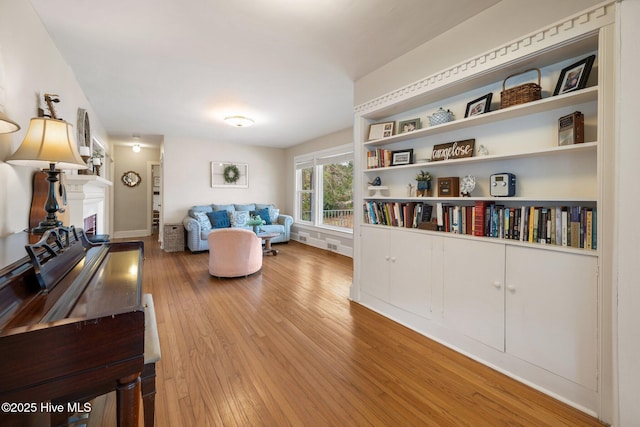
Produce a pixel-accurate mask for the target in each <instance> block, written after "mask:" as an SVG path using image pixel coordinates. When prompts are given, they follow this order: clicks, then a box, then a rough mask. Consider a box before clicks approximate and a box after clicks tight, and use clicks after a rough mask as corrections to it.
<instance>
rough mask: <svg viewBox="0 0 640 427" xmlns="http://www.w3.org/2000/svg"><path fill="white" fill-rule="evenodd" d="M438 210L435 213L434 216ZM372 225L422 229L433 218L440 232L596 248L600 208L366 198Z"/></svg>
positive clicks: (368, 219) (366, 219)
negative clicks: (511, 205)
mask: <svg viewBox="0 0 640 427" xmlns="http://www.w3.org/2000/svg"><path fill="white" fill-rule="evenodd" d="M432 214H434V218H432ZM364 216H365V218H364V220H365V222H366V223H369V224H382V225H390V226H396V227H406V228H418V227H421V224H423V223H435V227H434V229H437V230H439V231H444V232H449V233H457V234H468V235H473V236H483V237H493V238H499V239H509V240H519V241H523V242H531V243H541V244H550V245H557V246H567V247H575V248H583V249H597V241H598V238H597V209H595V208H590V207H583V206H551V207H546V206H521V207H506V206H503V205H500V204H496V203H494V202H490V201H476V202H475V203H474V205H473V206H470V205H469V206H465V205H454V204H449V203H440V202H438V203H436V204H435V212H434V209H433V207H432V206H430V205H428V204H426V203H418V202H382V201H367V202H366V203H365V205H364Z"/></svg>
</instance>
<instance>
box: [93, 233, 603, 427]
mask: <svg viewBox="0 0 640 427" xmlns="http://www.w3.org/2000/svg"><path fill="white" fill-rule="evenodd" d="M277 248H278V249H279V250H280V254H279V255H277V256H268V257H265V258H264V265H263V268H262V270H261V272H258V273H257V274H254V275H252V276H249V277H247V278H239V279H216V278H212V277H210V276H209V273H208V271H207V262H208V254H207V253H201V254H192V253H189V252H180V253H164V252H162V251H161V250H160V249H159V247H158V244H157V243H156V242H154V241H152V240H151V238H148V239H146V240H145V257H146V260H145V265H144V288H145V292H151V293H153V298H154V303H155V309H156V316H157V321H158V328H159V332H160V343H161V346H162V359H161V361H160V362H159V363H158V365H157V368H158V378H157V389H158V394H157V396H156V425H157V426H159V427H164V426H330V425H331V426H367V425H372V426H465V425H468V426H483V425H486V426H498V425H509V426H554V427H555V426H594V425H600V424H599V423H598V421H597V420H596V419H594V418H592V417H590V416H587V415H585V414H583V413H581V412H579V411H577V410H575V409H573V408H571V407H569V406H567V405H565V404H563V403H560V402H558V401H556V400H554V399H552V398H550V397H548V396H546V395H544V394H541V393H539V392H537V391H535V390H533V389H531V388H529V387H527V386H525V385H523V384H521V383H518V382H516V381H514V380H512V379H510V378H508V377H506V376H504V375H502V374H500V373H498V372H496V371H494V370H492V369H490V368H488V367H485V366H483V365H481V364H479V363H477V362H474V361H472V360H471V359H468V358H467V357H465V356H463V355H460V354H458V353H456V352H454V351H452V350H449V349H448V348H446V347H443V346H442V345H439V344H437V343H435V342H433V341H431V340H429V339H427V338H425V337H424V336H422V335H419V334H417V333H415V332H413V331H411V330H409V329H407V328H405V327H403V326H401V325H399V324H397V323H394V322H393V321H391V320H388V319H386V318H384V317H382V316H380V315H378V314H376V313H374V312H372V311H370V310H368V309H366V308H364V307H362V306H360V305H359V304H356V303H353V302H350V301H349V300H348V290H349V285H350V283H351V279H352V260H351V259H350V258H346V257H343V256H340V255H336V254H333V253H329V252H326V251H322V250H319V249H315V248H312V247H309V246H305V245H302V244H299V243H296V242H290V243H289V244H286V245H277ZM100 411H102V412H104V418H103V419H102V425H104V426H113V425H115V423H114V422H113V412H114V409H113V402H112V401H106V402H102V403H99V404H96V406H95V407H94V413H93V415H92V418H95V417H96V416H97V415H98V412H100Z"/></svg>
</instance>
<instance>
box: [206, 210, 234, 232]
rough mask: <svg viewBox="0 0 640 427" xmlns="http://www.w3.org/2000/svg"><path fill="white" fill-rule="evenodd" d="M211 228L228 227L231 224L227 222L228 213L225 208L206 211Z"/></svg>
mask: <svg viewBox="0 0 640 427" xmlns="http://www.w3.org/2000/svg"><path fill="white" fill-rule="evenodd" d="M207 216H208V217H209V221H210V222H211V228H228V227H230V226H231V223H230V222H229V214H228V213H227V211H226V210H221V211H214V212H207Z"/></svg>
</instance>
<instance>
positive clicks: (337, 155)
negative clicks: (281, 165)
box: [293, 144, 354, 234]
mask: <svg viewBox="0 0 640 427" xmlns="http://www.w3.org/2000/svg"><path fill="white" fill-rule="evenodd" d="M341 160H344V161H349V160H350V161H354V153H353V144H344V145H340V146H336V147H333V148H328V149H325V150H320V151H314V152H312V153H306V154H301V155H299V156H295V157H294V158H293V169H294V176H295V180H296V182H295V185H294V195H293V199H294V209H293V210H294V216H293V221H294V223H295V224H297V225H300V226H303V227H305V228H317V229H322V230H333V231H335V232H338V233H347V234H353V230H352V229H348V228H343V227H335V226H330V225H325V224H322V223H321V222H320V218H321V217H322V209H321V208H320V206H322V203H321V200H320V198H321V195H322V194H323V192H322V190H323V184H324V183H323V181H322V179H320V178H319V177H318V176H319V174H318V173H316V170H315V169H316V166H319V165H323V164H327V163H335V162H336V161H338V162H339V161H341ZM309 166H312V167H313V169H314V173H313V187H312V189H311V191H309V192H310V193H311V194H312V197H313V209H314V211H313V212H312V214H311V218H312V221H304V220H302V219H301V218H300V216H301V212H300V199H299V197H298V195H299V194H300V193H302V191H305V192H306V191H307V190H300V185H301V179H300V178H301V174H300V173H299V172H298V170H299V169H305V168H307V167H309Z"/></svg>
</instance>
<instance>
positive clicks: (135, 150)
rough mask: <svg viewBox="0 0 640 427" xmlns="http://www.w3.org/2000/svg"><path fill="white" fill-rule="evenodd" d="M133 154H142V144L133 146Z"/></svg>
mask: <svg viewBox="0 0 640 427" xmlns="http://www.w3.org/2000/svg"><path fill="white" fill-rule="evenodd" d="M133 152H134V153H139V152H140V144H133Z"/></svg>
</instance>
